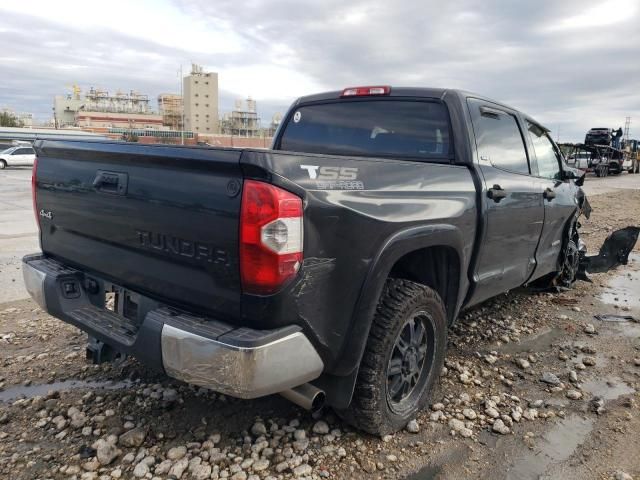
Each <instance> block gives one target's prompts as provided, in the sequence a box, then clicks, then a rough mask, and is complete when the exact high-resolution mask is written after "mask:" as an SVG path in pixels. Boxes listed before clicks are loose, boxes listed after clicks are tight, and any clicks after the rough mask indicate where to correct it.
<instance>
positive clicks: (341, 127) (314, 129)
mask: <svg viewBox="0 0 640 480" xmlns="http://www.w3.org/2000/svg"><path fill="white" fill-rule="evenodd" d="M449 131H450V129H449V118H448V114H447V111H446V109H445V107H444V105H442V104H441V103H437V102H428V101H415V100H414V101H407V100H388V99H385V100H380V99H378V100H366V101H362V100H360V101H339V102H333V103H323V104H315V105H306V106H301V107H300V108H298V109H296V110H295V111H294V112H293V113H292V115H290V117H289V122H288V124H287V126H286V128H285V129H284V132H283V134H282V136H281V138H280V149H281V150H289V151H294V152H308V153H323V154H331V155H362V156H382V157H384V156H391V157H408V158H418V159H435V160H437V159H447V158H449V156H450V151H451V149H450V140H451V139H450V135H449Z"/></svg>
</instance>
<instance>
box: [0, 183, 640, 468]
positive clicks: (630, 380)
mask: <svg viewBox="0 0 640 480" xmlns="http://www.w3.org/2000/svg"><path fill="white" fill-rule="evenodd" d="M590 201H591V203H592V205H593V207H594V213H593V215H592V218H591V220H590V221H587V222H584V225H583V229H582V230H583V235H584V239H585V241H586V242H587V244H588V246H589V249H590V251H591V252H594V251H596V250H597V248H598V246H599V245H600V244H601V243H602V241H603V240H604V238H605V237H606V236H607V234H608V233H609V232H610V231H611V230H613V229H616V228H621V227H624V226H627V225H634V224H638V223H639V220H638V219H640V191H633V190H626V191H616V192H609V193H607V194H606V195H599V196H593V197H590ZM636 248H639V246H637V247H636ZM633 258H634V259H635V261H632V262H630V264H629V265H628V266H626V267H621V268H619V269H618V270H617V271H615V272H609V273H607V274H600V275H593V280H594V283H592V284H588V283H584V282H580V283H578V284H577V285H576V287H575V288H573V289H571V290H569V291H567V292H563V293H559V294H549V293H542V294H541V293H533V292H529V291H525V290H519V291H514V292H511V293H510V294H508V295H502V296H500V297H498V298H496V299H493V300H491V301H489V302H486V303H484V304H482V305H480V306H479V307H477V308H474V309H473V310H470V311H467V312H465V313H464V314H463V315H462V316H461V318H460V319H459V321H458V323H457V325H456V326H455V327H454V328H453V330H452V331H451V333H450V336H449V351H448V354H447V360H446V366H445V368H444V369H443V372H442V375H441V379H440V382H439V385H438V387H437V389H436V391H435V392H434V394H433V397H432V404H431V405H430V408H429V409H427V410H425V411H424V412H422V413H421V414H420V415H419V416H418V418H416V419H415V421H412V422H410V424H409V425H408V426H407V429H406V430H405V431H403V432H400V433H397V434H395V435H392V436H387V437H384V438H382V439H380V438H377V437H372V436H369V435H364V434H362V433H359V432H357V431H354V430H353V429H351V428H350V427H349V426H348V425H346V424H344V423H342V422H341V421H340V420H339V419H338V418H337V417H336V416H335V415H334V414H333V413H332V412H331V411H325V412H322V414H320V415H316V416H315V417H314V416H312V415H310V414H309V413H308V412H305V411H303V410H301V409H299V408H298V407H296V406H294V405H292V404H290V403H288V402H287V401H286V400H284V399H282V398H280V397H278V396H273V397H268V398H264V399H259V400H255V401H243V400H237V399H233V398H229V397H225V396H223V395H219V394H216V393H214V392H210V391H206V390H203V389H198V388H193V387H190V386H188V385H185V384H182V383H179V382H176V381H172V380H170V379H167V378H166V377H163V376H160V375H156V374H154V373H152V372H150V371H148V370H146V369H145V368H144V367H143V366H141V365H140V364H138V363H137V362H136V361H134V360H130V359H127V360H125V361H124V362H122V363H120V364H117V365H112V364H105V365H100V366H95V365H91V364H89V363H87V362H86V361H85V359H84V345H85V335H84V334H82V333H81V332H80V331H79V330H77V329H75V328H73V327H71V326H68V325H66V324H64V323H62V322H59V321H57V320H55V319H53V318H52V317H49V316H48V315H46V314H45V313H43V312H42V311H41V310H40V309H39V308H37V306H36V305H35V304H34V303H33V302H31V301H29V300H22V301H15V302H10V303H4V304H0V478H3V479H4V478H8V479H48V478H52V479H101V480H103V479H104V480H107V479H112V478H159V479H168V478H172V479H177V478H179V479H209V478H212V479H216V478H230V479H233V480H241V479H245V480H257V479H266V478H314V479H317V478H356V479H360V478H363V479H364V478H413V479H418V480H427V479H432V478H443V479H444V478H446V479H449V478H452V479H462V478H492V479H530V478H531V479H538V478H545V479H551V478H557V479H590V478H593V479H606V478H615V479H628V478H633V477H634V476H635V478H640V458H638V455H637V453H638V445H640V407H639V404H640V396H639V394H638V393H636V392H637V391H638V390H640V323H635V322H633V321H625V322H602V321H599V320H596V319H594V315H595V314H602V313H613V314H624V315H630V316H633V317H634V318H635V319H640V252H638V250H636V252H635V254H634V257H633ZM611 285H617V286H618V288H617V289H615V290H612V289H611ZM603 300H606V302H608V303H605V302H604V301H603Z"/></svg>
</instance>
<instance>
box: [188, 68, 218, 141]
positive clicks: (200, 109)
mask: <svg viewBox="0 0 640 480" xmlns="http://www.w3.org/2000/svg"><path fill="white" fill-rule="evenodd" d="M183 94H184V128H185V130H190V131H193V132H194V133H205V134H213V133H218V131H219V130H218V74H217V73H216V72H205V71H204V70H203V68H202V67H201V66H200V65H196V64H193V65H191V74H190V75H188V76H186V77H184V78H183Z"/></svg>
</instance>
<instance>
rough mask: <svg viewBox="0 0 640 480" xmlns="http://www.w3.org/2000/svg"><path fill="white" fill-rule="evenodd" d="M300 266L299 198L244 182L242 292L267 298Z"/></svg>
mask: <svg viewBox="0 0 640 480" xmlns="http://www.w3.org/2000/svg"><path fill="white" fill-rule="evenodd" d="M301 263H302V199H300V197H298V196H296V195H294V194H293V193H290V192H287V191H286V190H283V189H281V188H278V187H275V186H273V185H270V184H268V183H263V182H258V181H255V180H247V181H245V182H244V186H243V190H242V207H241V213H240V276H241V279H242V290H243V291H244V292H245V293H250V294H255V295H269V294H272V293H275V292H277V291H278V290H279V289H280V288H281V287H282V285H283V284H284V283H285V282H286V281H287V280H289V279H291V278H293V277H294V276H295V275H296V274H297V273H298V270H299V268H300V264H301Z"/></svg>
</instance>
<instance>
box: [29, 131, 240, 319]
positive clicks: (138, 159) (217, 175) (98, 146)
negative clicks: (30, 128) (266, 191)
mask: <svg viewBox="0 0 640 480" xmlns="http://www.w3.org/2000/svg"><path fill="white" fill-rule="evenodd" d="M36 150H37V153H38V163H37V188H36V192H37V195H36V211H37V212H39V221H40V226H41V246H42V250H43V252H44V253H45V254H47V255H51V256H54V257H57V258H59V259H62V260H65V261H66V262H67V263H68V264H70V265H73V266H76V267H77V268H80V269H83V270H85V271H88V272H93V273H94V274H96V275H100V276H102V277H103V278H105V279H108V280H111V281H112V282H113V283H116V284H118V285H119V286H122V287H125V288H129V289H131V290H134V291H138V292H140V293H145V294H147V295H149V296H152V297H153V296H156V297H158V298H161V299H170V300H172V301H174V302H175V303H176V304H184V305H185V306H190V307H195V308H196V309H199V310H202V311H209V312H217V313H219V314H220V316H221V317H223V318H225V317H231V318H233V317H236V318H237V317H238V316H239V312H240V308H239V298H240V293H241V292H240V277H239V266H238V234H239V232H238V230H239V225H238V222H239V215H240V201H241V195H240V192H241V190H242V174H241V170H240V165H239V159H240V156H241V153H242V152H241V150H225V149H208V148H198V147H193V148H190V147H168V146H157V145H140V144H130V143H117V142H86V141H42V142H39V143H37V144H36Z"/></svg>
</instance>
